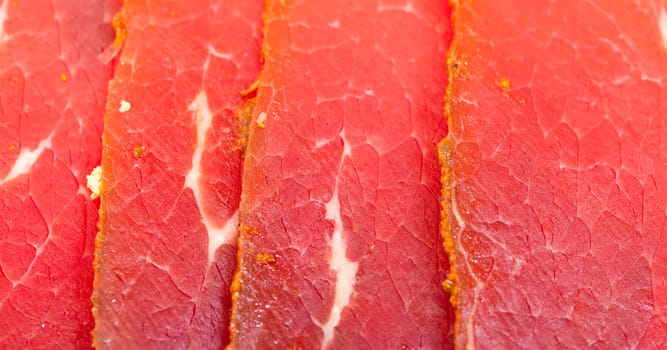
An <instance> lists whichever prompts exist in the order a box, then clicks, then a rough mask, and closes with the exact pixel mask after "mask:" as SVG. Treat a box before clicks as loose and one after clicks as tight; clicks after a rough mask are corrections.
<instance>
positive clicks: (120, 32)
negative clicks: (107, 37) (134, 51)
mask: <svg viewBox="0 0 667 350" xmlns="http://www.w3.org/2000/svg"><path fill="white" fill-rule="evenodd" d="M111 25H112V26H113V28H114V29H115V30H116V38H114V40H113V45H114V46H116V47H121V46H123V43H125V38H126V37H127V28H126V27H125V16H124V15H123V11H120V12H118V13H117V14H116V15H115V16H114V17H113V21H112V22H111Z"/></svg>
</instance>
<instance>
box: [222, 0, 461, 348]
mask: <svg viewBox="0 0 667 350" xmlns="http://www.w3.org/2000/svg"><path fill="white" fill-rule="evenodd" d="M264 30H265V40H264V44H263V54H264V59H265V66H264V68H263V71H262V73H261V76H260V83H259V89H258V92H257V101H256V105H255V110H254V111H253V119H252V122H251V124H250V135H249V143H248V149H247V153H246V160H245V164H244V175H243V195H242V200H241V226H240V240H239V249H240V251H239V260H240V267H239V272H238V275H237V276H236V278H235V281H234V284H233V288H234V290H233V299H234V307H233V316H232V320H231V328H232V347H233V348H234V349H246V348H247V349H254V348H257V349H285V348H300V349H320V348H335V349H367V348H375V349H401V348H408V349H409V348H426V349H428V348H431V349H435V348H438V349H441V348H448V347H451V341H452V340H451V335H450V326H451V320H452V318H453V314H452V311H451V307H450V305H449V303H448V297H449V295H448V294H447V293H446V292H445V291H444V290H443V288H442V286H441V282H442V281H444V280H445V278H446V272H447V270H448V264H447V258H446V255H445V253H444V250H443V249H442V242H441V238H440V236H439V229H438V225H439V197H440V193H439V189H440V182H439V174H440V172H439V166H438V161H437V155H436V144H437V142H438V141H440V139H441V138H442V137H444V136H445V133H446V122H445V120H444V118H443V117H442V115H443V96H444V94H445V87H446V77H447V75H446V69H445V66H446V64H445V56H446V51H447V47H448V44H449V38H450V26H449V9H448V7H447V4H446V3H445V2H444V1H432V0H425V1H371V0H362V1H360V0H354V1H352V0H349V1H339V0H313V1H278V0H276V1H268V4H267V9H266V13H265V29H264Z"/></svg>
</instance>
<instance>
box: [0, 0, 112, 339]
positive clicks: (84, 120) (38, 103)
mask: <svg viewBox="0 0 667 350" xmlns="http://www.w3.org/2000/svg"><path fill="white" fill-rule="evenodd" d="M119 7H120V2H119V1H115V0H101V1H95V2H91V1H83V0H34V1H20V0H19V1H13V0H4V1H0V348H2V349H36V348H51V349H67V348H77V349H85V348H90V344H91V337H90V330H91V329H92V328H93V317H92V314H91V312H90V308H91V306H92V305H91V302H90V293H91V291H92V288H93V268H92V261H93V242H94V237H95V234H96V233H97V228H96V224H97V208H98V203H99V202H97V201H94V200H92V199H91V198H90V192H88V190H87V189H86V175H87V174H88V173H90V171H91V170H92V169H93V168H94V167H95V166H96V165H97V164H99V162H100V154H101V148H102V141H101V139H100V136H101V133H102V116H103V114H104V101H105V96H106V90H107V83H108V80H109V79H110V77H111V74H112V66H111V64H105V63H104V62H103V61H102V60H101V59H100V58H99V55H100V54H101V53H102V52H103V51H104V50H105V49H106V48H107V47H109V46H110V45H111V43H112V41H113V38H114V33H113V28H112V27H111V25H110V24H111V18H112V16H113V14H114V13H115V12H116V11H117V10H118V8H119ZM81 9H85V11H81Z"/></svg>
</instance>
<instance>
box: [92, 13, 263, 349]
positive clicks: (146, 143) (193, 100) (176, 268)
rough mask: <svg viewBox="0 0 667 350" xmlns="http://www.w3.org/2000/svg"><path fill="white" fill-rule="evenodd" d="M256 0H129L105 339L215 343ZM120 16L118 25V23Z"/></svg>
mask: <svg viewBox="0 0 667 350" xmlns="http://www.w3.org/2000/svg"><path fill="white" fill-rule="evenodd" d="M262 5H263V1H261V0H255V1H248V0H216V1H205V0H182V1H170V2H164V1H154V0H146V1H143V0H126V1H125V5H124V8H123V12H122V18H124V28H125V32H126V40H125V42H124V47H123V49H122V53H121V55H120V58H119V63H118V66H117V68H116V72H115V75H114V78H113V80H112V81H111V83H110V85H109V97H108V103H107V114H106V118H105V130H104V151H103V160H102V172H103V176H102V193H101V198H102V205H101V210H100V213H101V214H100V229H101V233H100V235H99V236H98V242H97V246H96V253H97V257H96V261H95V270H96V279H95V291H94V294H93V298H94V303H95V310H94V313H95V319H96V327H95V331H94V335H95V339H94V340H95V345H96V347H97V348H102V349H106V348H113V349H141V348H154V349H180V348H191V349H219V348H221V347H222V346H224V345H226V343H227V339H228V330H227V323H228V321H229V312H230V304H231V298H230V295H229V283H230V281H231V277H232V274H233V272H234V270H235V268H236V235H237V224H238V205H239V197H240V193H241V187H240V186H241V184H240V182H241V161H242V147H243V145H242V144H241V142H240V140H239V134H240V126H239V123H238V120H237V118H238V117H237V113H238V112H239V110H240V109H241V108H242V104H243V98H242V96H241V91H243V90H245V89H247V88H248V87H249V86H250V85H251V84H252V83H253V81H254V80H255V79H256V78H257V74H258V71H259V67H260V62H259V43H260V42H261V26H262V22H261V11H262ZM121 28H122V26H121Z"/></svg>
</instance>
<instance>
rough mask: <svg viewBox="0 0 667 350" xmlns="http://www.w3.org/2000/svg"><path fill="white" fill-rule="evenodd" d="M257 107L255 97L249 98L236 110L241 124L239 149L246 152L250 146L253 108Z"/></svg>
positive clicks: (239, 124)
mask: <svg viewBox="0 0 667 350" xmlns="http://www.w3.org/2000/svg"><path fill="white" fill-rule="evenodd" d="M254 108H255V98H254V97H253V98H248V99H246V100H244V101H243V104H242V105H241V107H240V108H239V110H238V111H237V112H236V119H237V120H238V126H239V149H240V150H241V151H242V152H243V153H245V150H246V147H247V146H248V133H249V132H250V120H251V119H252V110H253V109H254Z"/></svg>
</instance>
